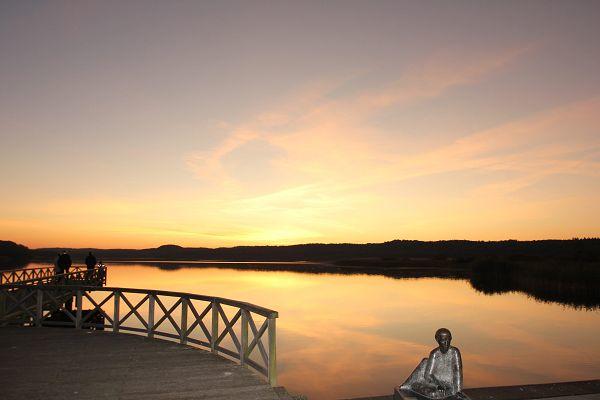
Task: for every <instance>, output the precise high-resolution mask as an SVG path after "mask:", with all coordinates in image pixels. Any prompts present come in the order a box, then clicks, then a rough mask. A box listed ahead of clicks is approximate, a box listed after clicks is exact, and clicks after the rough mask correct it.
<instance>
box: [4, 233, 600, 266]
mask: <svg viewBox="0 0 600 400" xmlns="http://www.w3.org/2000/svg"><path fill="white" fill-rule="evenodd" d="M11 243H12V242H11ZM62 250H67V251H68V252H69V253H70V254H71V256H72V257H73V260H74V261H75V262H81V261H83V259H84V258H85V255H86V254H87V253H88V251H92V252H93V253H94V254H95V255H96V257H97V258H98V259H99V260H103V261H116V260H156V261H166V260H171V261H196V260H213V261H214V260H222V261H321V262H324V261H326V262H333V261H339V262H342V263H343V262H350V261H351V260H356V261H357V262H360V261H359V260H365V259H379V260H382V261H386V260H387V261H390V260H395V259H409V258H413V259H417V258H427V259H437V260H448V259H453V260H458V261H461V260H462V261H470V260H472V259H475V258H481V257H502V258H509V259H512V260H516V261H528V260H541V259H548V258H551V259H553V260H581V261H599V260H600V239H598V238H592V239H572V240H535V241H516V240H503V241H489V242H485V241H468V240H442V241H434V242H424V241H418V240H393V241H390V242H384V243H367V244H351V243H339V244H320V243H314V244H298V245H290V246H236V247H219V248H214V249H212V248H205V247H181V246H177V245H172V244H169V245H164V246H160V247H157V248H149V249H94V248H83V249H65V248H42V249H35V250H32V253H31V254H32V256H33V257H34V259H35V260H39V261H51V260H54V259H55V258H56V255H57V253H59V252H60V251H62Z"/></svg>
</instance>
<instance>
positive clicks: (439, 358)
mask: <svg viewBox="0 0 600 400" xmlns="http://www.w3.org/2000/svg"><path fill="white" fill-rule="evenodd" d="M435 340H436V341H437V342H438V347H437V348H435V349H433V350H431V353H429V357H428V358H424V359H423V360H421V362H420V363H419V365H417V368H415V370H414V371H413V373H412V374H410V376H409V377H408V379H407V380H406V382H404V383H403V384H402V385H400V387H399V388H397V389H399V390H402V391H407V392H412V393H414V394H417V395H419V396H423V397H426V398H428V399H448V398H452V397H454V398H461V397H463V396H464V395H463V394H462V393H461V392H460V391H461V390H462V384H463V373H462V360H461V357H460V350H458V349H457V348H456V347H453V346H450V342H451V340H452V334H451V333H450V331H449V330H448V329H446V328H440V329H438V330H437V331H436V333H435Z"/></svg>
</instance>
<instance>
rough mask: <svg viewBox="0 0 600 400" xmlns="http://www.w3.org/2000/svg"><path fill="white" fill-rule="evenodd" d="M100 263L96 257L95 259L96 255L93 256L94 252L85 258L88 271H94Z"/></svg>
mask: <svg viewBox="0 0 600 400" xmlns="http://www.w3.org/2000/svg"><path fill="white" fill-rule="evenodd" d="M97 262H98V261H97V260H96V257H94V255H93V254H92V252H91V251H90V252H89V253H88V255H87V257H86V258H85V265H86V266H87V269H88V271H89V270H90V269H94V268H96V263H97Z"/></svg>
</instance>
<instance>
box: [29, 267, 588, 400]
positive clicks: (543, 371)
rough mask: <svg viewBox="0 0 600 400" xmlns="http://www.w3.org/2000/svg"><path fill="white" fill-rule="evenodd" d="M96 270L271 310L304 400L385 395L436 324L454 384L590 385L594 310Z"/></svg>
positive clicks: (456, 295)
mask: <svg viewBox="0 0 600 400" xmlns="http://www.w3.org/2000/svg"><path fill="white" fill-rule="evenodd" d="M36 265H39V264H36ZM107 265H108V268H109V269H108V282H107V285H108V286H119V287H130V288H152V289H162V290H170V291H180V292H190V293H198V294H205V295H212V296H220V297H227V298H232V299H236V300H241V301H246V302H250V303H254V304H257V305H260V306H263V307H267V308H271V309H274V310H277V311H278V312H279V319H278V321H277V338H278V344H277V346H278V347H277V364H278V371H279V384H280V385H283V386H285V387H286V388H287V389H288V391H289V392H290V393H293V394H303V395H306V396H308V398H309V399H310V400H327V399H344V398H352V397H361V396H375V395H385V394H390V393H391V392H392V390H393V387H394V386H396V385H398V384H400V383H402V382H403V380H404V379H405V378H406V377H407V376H408V375H409V374H410V373H411V372H412V370H413V368H414V367H415V366H416V365H417V364H418V362H419V361H420V360H421V359H422V358H423V357H426V356H427V355H428V354H429V351H430V350H431V349H432V348H434V347H435V346H436V343H435V340H434V338H433V335H434V332H435V330H436V329H437V328H439V327H447V328H449V329H450V330H451V331H452V334H453V342H452V344H453V345H454V346H456V347H458V348H459V349H460V350H461V353H462V358H463V366H464V382H465V387H481V386H498V385H513V384H526V383H548V382H558V381H569V380H584V379H597V378H599V372H600V311H598V310H597V309H596V310H584V309H575V308H572V307H568V306H564V305H560V304H552V303H543V302H540V301H537V300H534V299H532V298H530V297H528V296H526V295H524V294H517V293H508V294H502V295H492V296H489V295H484V294H482V293H480V292H477V291H475V290H474V289H473V288H472V287H471V285H470V284H469V282H468V281H467V280H453V279H441V278H418V279H396V278H389V277H383V276H376V275H343V274H314V273H300V272H285V271H283V272H282V271H275V272H273V271H254V270H247V269H244V270H240V269H233V268H228V267H227V264H219V265H216V264H215V265H216V266H218V268H217V267H211V265H210V264H204V265H203V266H202V268H174V269H165V268H158V267H155V266H149V265H144V264H143V263H138V262H136V263H107ZM167 265H168V264H167Z"/></svg>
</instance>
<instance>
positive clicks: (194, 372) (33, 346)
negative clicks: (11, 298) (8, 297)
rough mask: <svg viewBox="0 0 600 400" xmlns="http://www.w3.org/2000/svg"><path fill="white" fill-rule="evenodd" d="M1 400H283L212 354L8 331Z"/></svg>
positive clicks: (109, 336)
mask: <svg viewBox="0 0 600 400" xmlns="http://www.w3.org/2000/svg"><path fill="white" fill-rule="evenodd" d="M0 398H2V399H5V400H9V399H28V400H34V399H54V398H60V399H71V398H77V399H132V400H133V399H148V400H150V399H215V400H226V399H240V400H241V399H248V400H278V399H279V397H278V395H277V393H276V391H275V390H274V389H273V388H271V387H270V386H269V385H268V384H267V383H266V382H264V381H263V380H262V379H261V378H260V377H259V376H257V375H255V374H254V373H252V372H251V371H249V370H248V369H246V368H243V367H241V366H239V365H237V364H235V363H233V362H231V361H229V360H226V359H224V358H221V357H218V356H215V355H213V354H211V353H209V352H207V351H203V350H198V349H194V348H192V347H189V346H184V345H180V344H176V343H173V342H168V341H163V340H157V339H147V338H144V337H141V336H136V335H128V334H121V333H119V334H113V333H108V332H101V331H81V330H75V329H61V328H14V327H6V328H0Z"/></svg>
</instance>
